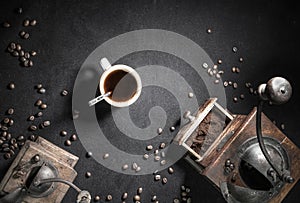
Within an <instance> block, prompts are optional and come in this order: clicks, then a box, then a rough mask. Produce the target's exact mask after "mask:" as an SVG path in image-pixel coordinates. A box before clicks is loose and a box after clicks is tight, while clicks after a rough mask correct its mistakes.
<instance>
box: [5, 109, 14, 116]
mask: <svg viewBox="0 0 300 203" xmlns="http://www.w3.org/2000/svg"><path fill="white" fill-rule="evenodd" d="M14 112H15V110H14V109H13V108H9V109H8V110H7V114H8V115H12V114H14Z"/></svg>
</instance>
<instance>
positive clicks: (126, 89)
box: [104, 69, 138, 102]
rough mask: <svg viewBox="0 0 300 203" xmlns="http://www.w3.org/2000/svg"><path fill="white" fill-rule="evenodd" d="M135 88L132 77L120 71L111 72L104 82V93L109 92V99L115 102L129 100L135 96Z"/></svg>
mask: <svg viewBox="0 0 300 203" xmlns="http://www.w3.org/2000/svg"><path fill="white" fill-rule="evenodd" d="M137 87H138V84H137V81H136V79H135V78H134V76H133V75H132V74H131V73H129V72H126V71H125V70H122V69H118V70H115V71H112V72H111V73H109V75H107V77H106V78H105V81H104V91H105V92H111V94H110V96H109V97H110V99H111V100H114V101H116V102H124V101H127V100H130V99H131V98H132V97H133V96H134V95H135V94H136V92H137Z"/></svg>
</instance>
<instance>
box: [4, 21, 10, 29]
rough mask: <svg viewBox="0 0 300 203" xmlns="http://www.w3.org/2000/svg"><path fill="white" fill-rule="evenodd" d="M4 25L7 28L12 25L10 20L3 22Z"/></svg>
mask: <svg viewBox="0 0 300 203" xmlns="http://www.w3.org/2000/svg"><path fill="white" fill-rule="evenodd" d="M2 26H3V27H5V28H9V27H10V26H11V25H10V23H9V22H4V23H3V24H2Z"/></svg>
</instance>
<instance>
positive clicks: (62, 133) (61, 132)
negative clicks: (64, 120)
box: [60, 130, 68, 137]
mask: <svg viewBox="0 0 300 203" xmlns="http://www.w3.org/2000/svg"><path fill="white" fill-rule="evenodd" d="M67 134H68V133H67V131H65V130H62V131H60V135H61V136H63V137H65V136H66V135H67Z"/></svg>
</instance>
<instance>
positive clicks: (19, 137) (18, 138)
mask: <svg viewBox="0 0 300 203" xmlns="http://www.w3.org/2000/svg"><path fill="white" fill-rule="evenodd" d="M17 140H18V141H22V140H25V137H24V136H23V135H19V136H18V137H17Z"/></svg>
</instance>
